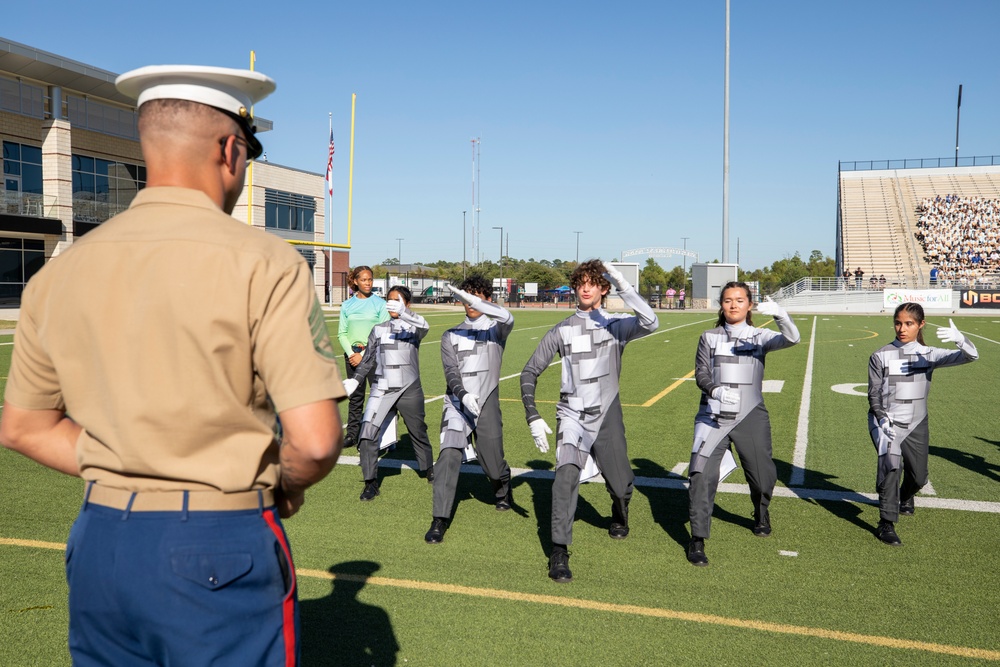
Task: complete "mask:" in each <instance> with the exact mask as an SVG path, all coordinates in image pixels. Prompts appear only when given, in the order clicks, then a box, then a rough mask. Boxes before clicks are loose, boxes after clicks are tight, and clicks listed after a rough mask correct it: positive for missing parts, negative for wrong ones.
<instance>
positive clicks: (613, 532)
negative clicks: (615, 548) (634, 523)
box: [608, 523, 628, 540]
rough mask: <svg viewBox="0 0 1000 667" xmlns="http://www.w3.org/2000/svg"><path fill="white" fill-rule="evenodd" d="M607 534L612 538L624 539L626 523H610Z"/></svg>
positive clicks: (626, 531)
mask: <svg viewBox="0 0 1000 667" xmlns="http://www.w3.org/2000/svg"><path fill="white" fill-rule="evenodd" d="M608 535H610V536H611V539H613V540H624V539H625V538H626V537H628V524H623V523H612V524H611V527H610V528H608Z"/></svg>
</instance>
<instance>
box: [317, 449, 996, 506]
mask: <svg viewBox="0 0 1000 667" xmlns="http://www.w3.org/2000/svg"><path fill="white" fill-rule="evenodd" d="M337 463H339V464H341V465H351V466H357V465H361V459H360V458H359V457H357V456H341V457H340V458H339V459H338V460H337ZM378 464H379V466H380V467H383V468H393V469H397V470H402V469H407V468H409V469H410V470H412V471H414V472H416V470H417V462H416V461H403V460H399V459H382V460H380V461H379V462H378ZM461 470H462V473H464V474H473V475H484V474H485V473H484V472H483V469H482V468H481V467H479V464H478V463H466V464H463V465H462V468H461ZM510 474H511V478H522V479H545V480H552V479H555V472H553V471H552V470H534V469H532V468H511V469H510ZM635 486H638V487H643V488H648V489H677V490H684V489H687V487H688V481H687V478H686V477H682V476H680V475H675V474H674V473H670V475H669V477H636V478H635ZM719 493H735V494H739V495H743V496H749V495H750V487H749V486H748V485H746V484H732V483H727V482H723V483H722V484H719ZM774 497H776V498H798V499H800V500H832V501H841V502H848V503H861V504H863V505H878V494H877V493H861V492H860V491H830V490H826V489H805V488H802V487H798V488H794V489H790V488H787V487H784V486H777V487H775V488H774ZM914 502H915V504H916V506H917V507H926V508H929V509H943V510H957V511H962V512H985V513H987V514H1000V502H992V501H988V500H961V499H958V498H936V497H927V496H926V495H924V494H920V495H918V496H916V497H915V498H914Z"/></svg>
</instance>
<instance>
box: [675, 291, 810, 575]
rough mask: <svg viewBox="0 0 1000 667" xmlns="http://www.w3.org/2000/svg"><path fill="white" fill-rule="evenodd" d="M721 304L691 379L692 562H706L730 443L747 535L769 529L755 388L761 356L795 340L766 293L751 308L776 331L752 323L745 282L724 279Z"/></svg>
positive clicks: (767, 457)
mask: <svg viewBox="0 0 1000 667" xmlns="http://www.w3.org/2000/svg"><path fill="white" fill-rule="evenodd" d="M719 303H720V305H721V307H720V308H719V321H718V323H717V324H716V328H714V329H710V330H708V331H706V332H704V333H703V334H702V335H701V339H700V340H699V341H698V352H697V355H696V357H695V381H696V382H697V383H698V388H699V389H701V391H702V396H701V404H700V406H699V408H698V414H697V415H696V416H695V418H694V446H693V448H692V452H691V464H690V466H689V470H688V478H689V480H690V486H689V489H688V500H689V508H688V511H689V514H690V518H691V542H690V544H689V545H688V553H687V558H688V561H690V562H691V564H693V565H708V557H707V556H705V540H707V539H708V538H709V536H710V533H711V527H712V508H713V507H714V506H715V492H716V491H717V489H718V486H719V468H720V464H721V463H722V460H723V456H725V454H726V452H728V451H729V443H730V442H732V443H733V444H735V445H736V452H737V454H739V457H740V463H741V464H742V465H743V470H744V472H745V473H746V478H747V483H748V484H749V485H750V500H751V502H752V503H753V509H754V527H753V534H754V535H756V536H758V537H768V536H769V535H770V534H771V518H770V514H769V512H768V506H769V505H770V503H771V494H772V493H773V492H774V485H775V483H776V482H777V481H778V473H777V470H776V469H775V467H774V461H773V460H772V459H771V420H770V417H769V416H768V413H767V408H766V407H764V395H763V394H762V393H761V387H762V383H763V381H764V357H765V355H767V353H768V352H772V351H774V350H780V349H782V348H786V347H791V346H792V345H795V344H796V343H798V342H799V330H798V329H797V328H796V327H795V324H794V323H793V322H792V320H791V318H790V317H789V316H788V313H786V312H785V309H784V308H782V307H781V306H779V305H778V304H776V303H774V302H773V301H771V300H766V301H764V302H762V303H759V304H757V312H759V313H760V314H761V315H767V316H770V317H773V318H774V322H775V324H777V325H778V331H777V332H774V331H770V330H768V329H758V328H757V327H755V326H753V322H752V317H751V312H750V311H751V309H752V308H753V305H754V304H753V296H752V294H751V292H750V287H749V286H748V285H747V284H746V283H742V282H730V283H726V284H725V286H723V288H722V292H721V295H720V296H719Z"/></svg>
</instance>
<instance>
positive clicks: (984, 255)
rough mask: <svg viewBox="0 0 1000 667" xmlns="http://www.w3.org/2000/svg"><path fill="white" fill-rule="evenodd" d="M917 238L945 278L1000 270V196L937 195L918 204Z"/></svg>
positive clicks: (966, 278) (972, 277)
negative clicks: (994, 197) (989, 197)
mask: <svg viewBox="0 0 1000 667" xmlns="http://www.w3.org/2000/svg"><path fill="white" fill-rule="evenodd" d="M917 213H918V214H919V217H918V219H917V228H918V230H917V235H916V236H917V240H918V241H919V242H920V244H921V246H922V247H923V249H924V254H925V257H926V259H927V261H928V262H930V263H931V264H932V265H933V266H935V267H936V268H937V269H938V273H937V278H938V280H942V281H945V282H956V283H973V282H976V281H977V280H978V279H980V278H982V277H983V276H984V275H986V274H994V273H1000V200H996V199H986V198H984V197H959V196H958V195H951V194H948V195H943V196H942V195H938V196H935V197H925V198H924V199H922V200H920V202H919V203H918V204H917Z"/></svg>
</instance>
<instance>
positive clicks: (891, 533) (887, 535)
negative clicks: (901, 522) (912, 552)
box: [875, 519, 903, 547]
mask: <svg viewBox="0 0 1000 667" xmlns="http://www.w3.org/2000/svg"><path fill="white" fill-rule="evenodd" d="M875 536H876V537H878V539H880V540H882V541H883V542H885V543H886V544H888V545H889V546H890V547H901V546H903V541H902V540H901V539H899V535H897V534H896V528H895V527H894V526H893V525H892V521H886V520H885V519H882V520H881V521H879V522H878V528H876V529H875Z"/></svg>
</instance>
